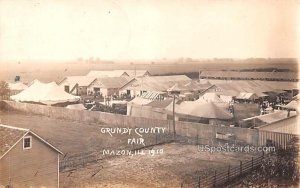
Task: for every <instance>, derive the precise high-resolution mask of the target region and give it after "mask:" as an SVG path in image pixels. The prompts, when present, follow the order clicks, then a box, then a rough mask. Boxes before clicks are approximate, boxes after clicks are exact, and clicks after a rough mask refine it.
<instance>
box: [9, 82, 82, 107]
mask: <svg viewBox="0 0 300 188" xmlns="http://www.w3.org/2000/svg"><path fill="white" fill-rule="evenodd" d="M10 98H11V99H12V100H15V101H20V102H35V103H42V104H47V105H53V104H58V103H66V102H76V101H79V100H80V97H79V96H73V95H71V94H69V93H66V92H65V91H63V90H62V89H61V88H60V87H59V86H58V85H57V84H56V83H55V82H51V83H41V82H39V81H35V82H34V83H33V84H32V85H31V86H30V87H28V88H27V89H25V90H23V91H22V92H21V93H19V94H17V95H13V96H11V97H10Z"/></svg>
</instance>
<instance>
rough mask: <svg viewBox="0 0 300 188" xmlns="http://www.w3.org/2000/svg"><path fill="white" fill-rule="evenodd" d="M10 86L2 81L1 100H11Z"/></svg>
mask: <svg viewBox="0 0 300 188" xmlns="http://www.w3.org/2000/svg"><path fill="white" fill-rule="evenodd" d="M9 93H10V90H9V86H8V83H7V82H5V81H0V99H1V100H2V99H8V98H9Z"/></svg>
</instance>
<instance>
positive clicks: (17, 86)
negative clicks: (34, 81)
mask: <svg viewBox="0 0 300 188" xmlns="http://www.w3.org/2000/svg"><path fill="white" fill-rule="evenodd" d="M8 86H9V89H10V90H18V91H22V90H24V89H26V88H28V86H27V85H25V84H23V83H22V82H15V83H9V84H8Z"/></svg>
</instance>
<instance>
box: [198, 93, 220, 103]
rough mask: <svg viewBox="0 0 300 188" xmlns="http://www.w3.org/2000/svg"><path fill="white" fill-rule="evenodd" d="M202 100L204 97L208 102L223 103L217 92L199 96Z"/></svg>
mask: <svg viewBox="0 0 300 188" xmlns="http://www.w3.org/2000/svg"><path fill="white" fill-rule="evenodd" d="M199 99H200V100H201V99H203V100H205V101H206V102H215V103H222V102H224V101H222V99H221V98H220V97H219V96H218V95H217V94H215V93H205V94H204V95H203V96H202V97H200V98H199Z"/></svg>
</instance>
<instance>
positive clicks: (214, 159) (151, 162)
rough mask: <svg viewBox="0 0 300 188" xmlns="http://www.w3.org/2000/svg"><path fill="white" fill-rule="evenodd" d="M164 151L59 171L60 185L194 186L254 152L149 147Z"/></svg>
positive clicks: (171, 144) (178, 146) (119, 157)
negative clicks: (70, 170)
mask: <svg viewBox="0 0 300 188" xmlns="http://www.w3.org/2000/svg"><path fill="white" fill-rule="evenodd" d="M152 149H153V150H159V149H163V153H160V154H156V155H154V156H151V155H149V154H147V151H146V154H145V155H135V156H132V157H129V156H118V157H115V158H108V159H105V160H103V161H101V162H98V163H97V164H93V165H91V166H87V167H85V168H80V169H78V170H76V171H72V172H66V173H62V174H61V181H60V183H61V187H65V188H67V187H93V188H96V187H145V188H148V187H149V188H150V187H151V188H152V187H180V185H181V183H183V185H184V186H183V187H195V183H196V182H197V179H198V176H201V177H205V176H208V175H212V174H213V173H214V170H217V172H219V171H220V172H222V171H224V170H226V169H227V167H228V165H229V164H230V165H231V166H236V165H239V163H240V160H243V161H245V160H250V159H251V157H252V156H253V155H250V154H245V153H244V154H242V153H223V152H221V153H213V154H211V153H209V152H199V151H198V150H197V146H195V145H181V144H175V143H170V144H165V145H159V146H155V147H153V148H152Z"/></svg>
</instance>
